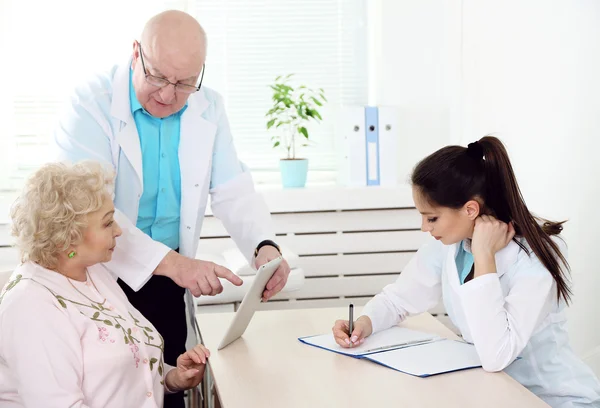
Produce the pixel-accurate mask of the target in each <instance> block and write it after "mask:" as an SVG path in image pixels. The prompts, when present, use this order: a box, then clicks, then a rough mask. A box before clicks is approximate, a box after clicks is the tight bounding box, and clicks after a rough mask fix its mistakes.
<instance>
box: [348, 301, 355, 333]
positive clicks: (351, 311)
mask: <svg viewBox="0 0 600 408" xmlns="http://www.w3.org/2000/svg"><path fill="white" fill-rule="evenodd" d="M348 314H349V315H348V336H349V337H350V338H352V332H353V331H354V305H353V304H352V303H350V306H349V307H348ZM350 341H352V340H350Z"/></svg>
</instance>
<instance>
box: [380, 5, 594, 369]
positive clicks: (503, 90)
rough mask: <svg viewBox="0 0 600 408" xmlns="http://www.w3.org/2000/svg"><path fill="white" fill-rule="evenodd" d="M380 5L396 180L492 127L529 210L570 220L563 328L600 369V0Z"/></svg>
mask: <svg viewBox="0 0 600 408" xmlns="http://www.w3.org/2000/svg"><path fill="white" fill-rule="evenodd" d="M382 1H383V3H382V7H381V9H382V17H381V18H382V21H383V24H382V28H381V30H382V43H383V47H382V50H381V62H380V66H379V67H378V69H379V72H378V73H379V78H380V81H381V82H379V89H378V95H379V99H378V103H379V104H383V105H396V106H398V107H399V110H400V123H401V129H400V132H401V142H400V158H401V162H400V163H399V171H400V176H401V178H406V176H407V174H408V173H409V172H410V169H411V168H412V166H414V164H415V163H416V162H417V161H418V160H419V159H421V158H422V157H424V156H425V155H427V154H429V153H431V152H432V151H434V150H435V149H437V148H439V147H441V146H443V145H445V144H448V143H459V144H463V145H465V144H466V143H469V142H471V141H473V140H476V139H479V138H480V137H482V136H484V135H485V134H488V133H496V134H497V136H499V137H500V138H501V139H502V140H503V141H504V142H505V143H506V145H507V147H508V150H509V153H510V154H511V158H512V161H513V165H514V167H515V172H516V173H517V177H518V179H519V182H520V185H521V189H522V191H523V194H524V196H525V199H526V201H527V204H528V206H529V207H530V208H531V209H532V210H533V211H534V212H535V213H537V214H539V215H542V216H545V217H549V218H552V219H569V222H568V223H567V224H566V226H565V232H564V236H565V238H566V239H567V242H568V245H569V258H570V262H571V267H572V269H573V279H574V285H575V286H574V290H575V302H574V304H573V306H572V307H571V308H570V309H569V312H568V314H569V319H570V323H569V331H570V334H571V339H572V344H573V347H574V349H575V351H576V352H577V353H578V354H579V355H580V356H582V357H583V358H584V359H585V360H586V362H587V363H588V364H590V365H591V366H592V367H593V369H594V370H595V371H596V373H598V374H599V375H600V319H598V318H597V311H598V310H600V302H599V301H598V300H597V299H598V298H599V296H598V292H600V267H599V266H597V265H598V263H597V262H596V257H595V253H596V252H597V249H596V248H595V238H596V236H595V235H596V231H597V230H598V227H600V221H598V211H597V208H596V207H597V204H596V203H598V202H599V201H600V166H599V164H600V163H599V164H597V163H598V156H599V155H598V152H600V2H597V1H594V0H577V1H571V2H564V1H561V2H559V1H545V0H529V1H527V2H521V1H517V0H509V1H503V2H497V1H494V0H462V1H452V2H440V1H420V2H416V1H408V0H402V1H397V0H382Z"/></svg>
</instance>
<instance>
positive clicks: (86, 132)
mask: <svg viewBox="0 0 600 408" xmlns="http://www.w3.org/2000/svg"><path fill="white" fill-rule="evenodd" d="M130 66H131V61H130V62H129V63H128V64H126V65H120V66H115V67H113V68H112V69H111V70H110V71H109V72H107V73H105V74H102V75H98V76H96V77H94V78H93V79H92V80H90V81H89V82H87V83H86V84H84V85H82V86H80V87H79V88H77V89H76V91H75V93H74V95H73V96H72V98H71V100H70V104H68V106H67V110H66V112H65V113H64V114H63V115H62V118H61V121H60V124H59V127H58V129H57V130H56V132H55V135H54V144H55V146H56V148H57V150H58V152H57V153H58V158H59V160H67V161H69V162H77V161H80V160H83V159H94V160H99V161H101V162H104V163H107V164H108V165H110V166H111V167H112V168H113V169H115V170H116V171H117V179H116V183H115V198H114V200H115V207H116V208H117V209H118V210H119V211H118V212H117V214H116V219H117V221H118V222H119V224H120V226H121V228H122V229H123V235H122V236H121V237H120V238H118V241H117V247H116V249H115V252H114V255H113V259H112V261H111V262H110V263H108V264H107V267H108V268H109V269H110V271H111V272H112V273H114V274H115V275H116V276H119V277H120V278H121V279H122V280H123V281H125V282H126V283H127V284H128V285H129V286H130V287H131V288H132V289H134V290H139V289H140V288H141V287H142V286H143V285H144V284H145V283H146V282H147V281H148V279H150V277H151V276H152V272H153V271H154V269H155V268H156V266H157V265H158V264H159V263H160V261H161V260H162V259H163V258H164V256H165V255H166V254H167V252H168V251H169V248H168V247H167V246H165V245H163V244H162V243H159V242H156V241H154V240H152V239H151V238H150V237H148V236H147V235H145V234H144V233H143V232H142V231H140V230H139V229H138V228H136V227H135V223H136V221H137V216H138V208H139V200H140V197H141V196H142V192H143V189H144V186H143V175H142V152H141V148H140V141H139V135H138V132H137V128H136V125H135V121H134V119H133V116H132V114H131V108H130V102H129V71H130ZM179 164H180V171H181V214H180V229H179V251H180V253H181V254H182V255H185V256H188V257H191V258H195V255H196V251H197V249H198V244H199V237H200V230H201V228H202V221H203V219H204V214H205V210H206V205H207V200H208V195H209V194H210V195H211V207H212V211H213V214H214V215H215V216H216V217H218V218H219V219H220V220H221V221H222V222H223V224H224V226H225V228H226V229H227V231H228V232H229V233H230V234H231V236H232V238H233V239H234V241H235V242H236V244H237V245H238V247H239V248H240V250H241V251H242V253H243V254H244V255H245V256H246V257H247V259H248V260H249V261H250V260H251V259H252V256H253V251H254V248H255V247H256V245H257V244H258V243H259V242H261V241H262V240H265V239H273V237H274V234H273V229H272V224H271V217H270V213H269V210H268V208H267V206H266V204H265V202H264V200H263V199H262V197H261V196H260V195H259V194H258V193H257V192H256V191H255V190H254V185H253V181H252V177H251V175H250V173H249V172H248V171H247V169H246V168H245V167H244V166H243V165H242V164H241V163H240V161H239V160H238V157H237V154H236V151H235V148H234V145H233V139H232V136H231V132H230V129H229V122H228V120H227V115H226V114H225V109H224V106H223V101H222V98H221V96H220V95H219V94H218V93H216V92H215V91H213V90H210V89H208V88H205V87H202V89H201V90H200V91H199V92H197V93H195V94H192V95H191V96H190V98H189V99H188V107H187V109H186V110H185V112H184V113H183V114H182V115H181V134H180V143H179ZM223 174H227V175H228V176H231V174H233V177H225V179H226V181H224V182H219V183H215V175H217V176H219V175H220V179H221V181H222V179H223V178H224V177H223ZM211 186H213V187H212V188H211ZM119 212H120V213H119Z"/></svg>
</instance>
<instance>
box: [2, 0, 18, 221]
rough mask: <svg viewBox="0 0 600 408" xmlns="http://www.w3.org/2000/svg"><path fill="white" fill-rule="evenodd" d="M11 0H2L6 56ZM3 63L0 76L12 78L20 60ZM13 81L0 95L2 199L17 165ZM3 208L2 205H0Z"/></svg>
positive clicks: (3, 51)
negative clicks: (14, 135)
mask: <svg viewBox="0 0 600 408" xmlns="http://www.w3.org/2000/svg"><path fill="white" fill-rule="evenodd" d="M10 6H11V5H10V1H9V0H0V55H1V54H3V55H5V56H9V55H12V53H11V51H12V48H11V44H10V41H9V36H8V35H7V34H8V32H9V30H10V27H11V24H12V20H11V8H10ZM0 59H1V60H2V61H3V63H1V64H0V78H11V77H12V76H13V75H12V72H11V71H12V69H14V67H15V66H16V65H17V64H18V61H12V58H9V59H8V60H9V61H12V63H8V62H7V60H6V59H4V58H2V57H0ZM13 86H14V84H13V82H12V81H10V79H9V80H8V81H7V80H3V85H2V96H1V97H0V123H2V133H0V201H2V196H3V195H4V194H6V193H4V192H3V191H2V190H3V189H7V188H8V187H9V186H8V185H9V180H10V175H11V174H12V173H13V171H14V169H15V167H16V160H15V157H16V154H15V143H14V139H13V138H12V137H9V135H10V136H12V134H13V128H14V127H13V120H14V115H13V103H12V101H13V98H12V91H13ZM0 208H2V207H0ZM4 218H5V217H4V214H2V213H0V222H2V221H3V219H4Z"/></svg>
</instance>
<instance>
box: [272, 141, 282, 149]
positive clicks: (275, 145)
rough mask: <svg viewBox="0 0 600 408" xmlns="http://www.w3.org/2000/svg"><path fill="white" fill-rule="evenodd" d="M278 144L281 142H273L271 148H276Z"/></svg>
mask: <svg viewBox="0 0 600 408" xmlns="http://www.w3.org/2000/svg"><path fill="white" fill-rule="evenodd" d="M280 144H281V143H279V142H275V143H274V144H273V148H276V147H277V146H279V145H280Z"/></svg>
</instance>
